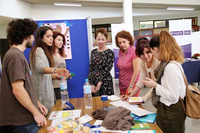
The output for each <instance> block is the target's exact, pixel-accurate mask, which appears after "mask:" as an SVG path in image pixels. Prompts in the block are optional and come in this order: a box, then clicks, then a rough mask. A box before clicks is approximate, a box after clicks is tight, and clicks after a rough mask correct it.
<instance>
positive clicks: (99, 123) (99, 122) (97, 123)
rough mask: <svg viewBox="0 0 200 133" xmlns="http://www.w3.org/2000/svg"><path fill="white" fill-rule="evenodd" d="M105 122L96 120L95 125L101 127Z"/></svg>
mask: <svg viewBox="0 0 200 133" xmlns="http://www.w3.org/2000/svg"><path fill="white" fill-rule="evenodd" d="M102 122H103V120H96V121H95V123H94V124H93V125H101V124H102Z"/></svg>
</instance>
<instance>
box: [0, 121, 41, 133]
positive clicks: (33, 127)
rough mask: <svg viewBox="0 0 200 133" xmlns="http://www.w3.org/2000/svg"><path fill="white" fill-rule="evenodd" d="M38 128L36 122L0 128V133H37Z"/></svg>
mask: <svg viewBox="0 0 200 133" xmlns="http://www.w3.org/2000/svg"><path fill="white" fill-rule="evenodd" d="M39 129H40V127H38V126H37V123H36V122H33V123H30V124H27V125H23V126H0V133H37V132H38V130H39Z"/></svg>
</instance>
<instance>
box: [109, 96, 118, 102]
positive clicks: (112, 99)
mask: <svg viewBox="0 0 200 133" xmlns="http://www.w3.org/2000/svg"><path fill="white" fill-rule="evenodd" d="M108 99H109V100H111V101H116V100H120V99H121V98H120V97H118V96H115V95H111V96H108Z"/></svg>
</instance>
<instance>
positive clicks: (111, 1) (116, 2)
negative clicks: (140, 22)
mask: <svg viewBox="0 0 200 133" xmlns="http://www.w3.org/2000/svg"><path fill="white" fill-rule="evenodd" d="M22 1H25V2H28V3H30V4H49V5H53V4H54V2H67V3H81V4H82V6H92V7H95V6H96V7H122V6H123V0H95V1H94V0H22ZM168 6H176V7H177V6H178V7H179V6H180V7H181V6H184V7H191V6H192V7H195V10H200V5H186V4H178V5H177V4H176V5H175V4H156V3H153V4H152V3H151V2H149V3H148V4H147V3H143V2H142V1H141V3H133V8H146V9H166V8H167V7H168Z"/></svg>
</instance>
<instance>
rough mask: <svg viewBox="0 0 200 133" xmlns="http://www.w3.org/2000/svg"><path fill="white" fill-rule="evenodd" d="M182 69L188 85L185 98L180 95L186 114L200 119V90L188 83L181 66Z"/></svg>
mask: <svg viewBox="0 0 200 133" xmlns="http://www.w3.org/2000/svg"><path fill="white" fill-rule="evenodd" d="M174 64H176V65H177V66H178V67H179V68H180V66H179V65H178V64H177V63H174ZM180 70H181V72H182V75H183V78H184V82H185V86H186V96H185V98H184V100H183V99H182V98H180V97H179V99H180V101H181V104H182V106H183V109H184V111H185V114H186V115H187V116H188V117H190V118H194V119H200V91H199V90H198V89H197V88H196V87H194V86H192V85H188V82H187V79H186V77H185V74H184V73H183V70H182V69H181V68H180Z"/></svg>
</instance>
